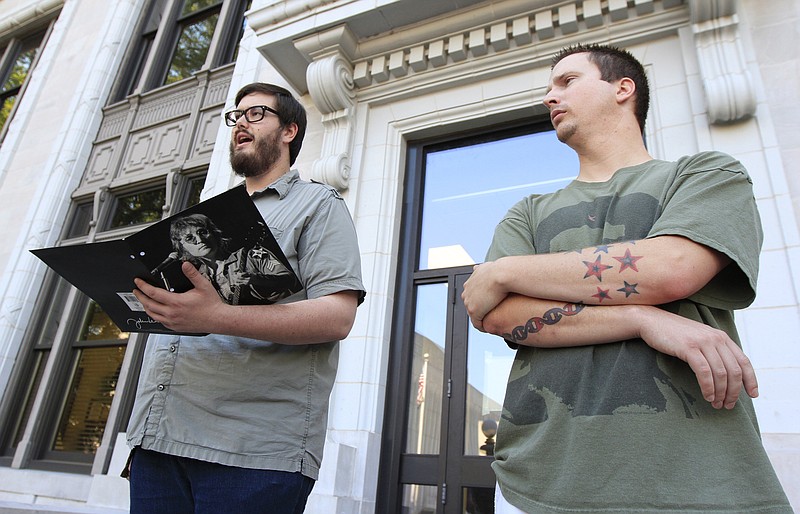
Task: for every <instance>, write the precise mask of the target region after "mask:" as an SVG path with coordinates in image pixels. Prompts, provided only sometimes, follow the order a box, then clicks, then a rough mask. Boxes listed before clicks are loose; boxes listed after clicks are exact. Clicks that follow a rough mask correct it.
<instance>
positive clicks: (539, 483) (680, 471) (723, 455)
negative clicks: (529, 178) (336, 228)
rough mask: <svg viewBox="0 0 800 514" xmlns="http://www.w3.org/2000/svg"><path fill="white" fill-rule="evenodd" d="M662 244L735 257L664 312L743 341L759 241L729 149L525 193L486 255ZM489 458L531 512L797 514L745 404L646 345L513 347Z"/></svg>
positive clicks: (515, 500) (509, 491)
mask: <svg viewBox="0 0 800 514" xmlns="http://www.w3.org/2000/svg"><path fill="white" fill-rule="evenodd" d="M660 235H680V236H685V237H687V238H689V239H692V240H693V241H695V242H698V243H700V244H703V245H705V246H708V247H710V248H713V249H715V250H717V251H719V252H721V253H723V254H725V255H727V256H728V257H729V258H730V259H731V264H730V265H729V266H727V267H726V268H725V269H724V270H723V271H722V272H720V273H719V274H718V275H717V276H716V277H715V278H714V279H713V280H712V281H711V282H709V284H707V285H706V286H705V287H704V288H703V289H701V290H700V291H698V292H697V293H696V294H694V295H693V296H691V297H690V298H688V299H686V300H683V301H679V302H674V303H672V304H669V305H664V306H662V307H663V308H665V309H668V310H670V311H672V312H675V313H678V314H680V315H681V316H684V317H687V318H691V319H694V320H698V321H702V322H703V323H705V324H707V325H710V326H713V327H716V328H719V329H722V330H724V331H726V332H727V333H728V334H729V335H730V336H731V338H732V339H733V340H734V341H736V342H737V343H739V338H738V336H737V333H736V327H735V325H734V318H733V312H732V309H738V308H744V307H746V306H748V305H749V304H750V303H751V302H752V301H753V299H754V297H755V291H756V277H757V275H758V256H759V252H760V247H761V242H762V232H761V225H760V220H759V216H758V211H757V209H756V203H755V199H754V198H753V191H752V183H751V181H750V178H749V177H748V175H747V172H746V170H745V169H744V167H743V166H742V165H741V164H740V163H739V162H738V161H736V160H734V159H733V158H732V157H730V156H728V155H725V154H721V153H716V152H706V153H701V154H698V155H694V156H691V157H684V158H682V159H680V160H679V161H677V162H665V161H658V160H653V161H649V162H647V163H644V164H641V165H638V166H633V167H629V168H623V169H620V170H618V171H617V172H616V173H615V174H614V176H613V177H612V178H611V179H610V180H608V181H607V182H602V183H587V182H578V181H574V182H572V183H571V184H569V185H568V186H566V187H565V188H564V189H561V190H559V191H557V192H555V193H552V194H548V195H534V196H530V197H527V198H525V199H523V200H522V201H520V202H519V203H517V204H516V205H515V206H514V207H513V208H512V209H511V210H510V211H509V212H508V214H507V215H506V216H505V218H504V219H503V220H502V221H501V222H500V224H499V225H498V227H497V229H496V231H495V235H494V239H493V241H492V245H491V247H490V249H489V252H488V255H487V260H495V259H498V258H500V257H502V256H506V255H528V254H542V253H555V252H566V251H576V250H580V249H584V248H592V247H593V248H595V249H596V251H603V249H604V247H605V246H606V245H609V244H612V243H615V242H628V241H635V240H640V239H644V238H649V237H655V236H660ZM587 308H591V307H587ZM495 457H496V461H495V462H494V464H493V467H494V471H495V473H496V475H497V479H498V483H499V485H500V487H501V489H502V492H503V496H504V497H505V498H506V499H507V500H508V501H509V502H510V503H511V504H512V505H515V506H516V507H518V508H520V509H522V510H523V511H525V512H529V513H540V512H559V513H563V512H652V511H659V512H685V511H702V512H722V511H725V512H731V511H735V512H791V508H790V506H789V503H788V501H787V499H786V496H785V494H784V493H783V490H782V489H781V486H780V484H779V483H778V480H777V478H776V476H775V473H774V471H773V469H772V466H771V464H770V462H769V460H768V458H767V456H766V454H765V452H764V449H763V446H762V444H761V439H760V435H759V431H758V425H757V422H756V418H755V412H754V409H753V405H752V402H751V400H750V398H749V397H747V395H746V394H744V393H743V394H742V396H741V397H740V401H739V402H738V403H737V405H736V407H735V408H734V409H732V410H725V409H722V410H716V409H714V408H712V407H711V406H710V404H709V403H708V402H707V401H705V400H704V399H703V395H702V394H701V392H700V388H699V385H698V383H697V378H696V376H695V374H694V372H693V371H692V370H691V369H690V367H689V365H688V364H686V363H685V362H683V361H681V360H679V359H677V358H674V357H671V356H668V355H665V354H662V353H659V352H657V351H655V350H653V349H652V348H650V347H649V346H648V345H647V344H645V343H644V341H642V340H641V339H634V340H628V341H621V342H617V343H611V344H598V345H589V346H576V347H566V348H555V349H545V348H531V347H520V348H519V349H518V351H517V355H516V358H515V360H514V364H513V366H512V369H511V373H510V376H509V379H508V387H507V390H506V398H505V402H504V405H503V415H502V420H501V422H500V425H499V428H498V434H497V447H496V450H495Z"/></svg>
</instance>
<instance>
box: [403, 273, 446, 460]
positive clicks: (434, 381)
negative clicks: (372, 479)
mask: <svg viewBox="0 0 800 514" xmlns="http://www.w3.org/2000/svg"><path fill="white" fill-rule="evenodd" d="M446 335H447V284H446V283H438V284H425V285H421V286H419V287H417V305H416V314H415V321H414V353H413V359H412V363H411V377H412V378H416V380H411V381H410V384H409V386H410V390H409V395H408V398H409V404H408V429H407V431H406V433H407V438H406V448H405V453H414V454H438V453H439V446H440V444H439V443H440V439H441V431H442V430H441V421H442V387H443V383H444V348H445V337H446Z"/></svg>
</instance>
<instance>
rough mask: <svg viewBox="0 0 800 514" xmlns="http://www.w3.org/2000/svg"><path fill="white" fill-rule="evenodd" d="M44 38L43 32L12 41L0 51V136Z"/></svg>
mask: <svg viewBox="0 0 800 514" xmlns="http://www.w3.org/2000/svg"><path fill="white" fill-rule="evenodd" d="M44 36H45V32H39V33H37V34H34V35H33V36H30V37H27V38H25V39H22V40H18V39H12V40H11V41H10V42H9V43H8V44H7V45H6V46H5V48H2V49H0V84H2V86H0V134H4V133H5V131H6V125H7V123H8V122H9V121H10V120H11V117H12V115H13V112H14V107H15V106H16V104H17V100H19V97H20V95H21V94H22V91H23V88H24V86H25V84H26V82H27V80H28V77H29V76H30V72H31V70H33V67H34V65H35V63H36V58H37V56H38V52H39V47H40V45H41V44H42V41H43V40H44ZM0 137H1V136H0Z"/></svg>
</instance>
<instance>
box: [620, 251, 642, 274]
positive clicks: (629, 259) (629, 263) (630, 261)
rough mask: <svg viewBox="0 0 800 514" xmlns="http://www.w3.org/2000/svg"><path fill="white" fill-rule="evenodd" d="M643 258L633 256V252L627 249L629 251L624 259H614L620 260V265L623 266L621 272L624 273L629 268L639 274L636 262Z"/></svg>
mask: <svg viewBox="0 0 800 514" xmlns="http://www.w3.org/2000/svg"><path fill="white" fill-rule="evenodd" d="M642 257H643V256H641V255H639V256H635V255H631V250H630V249H627V250H625V255H624V256H622V257H614V258H615V259H616V260H618V261H619V262H620V264H622V265H621V266H620V267H619V272H620V273H622V272H623V271H625V270H626V269H628V268H630V269H632V270H633V271H636V272H638V271H639V268H637V267H636V261H638V260H639V259H641V258H642Z"/></svg>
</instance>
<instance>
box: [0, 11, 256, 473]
mask: <svg viewBox="0 0 800 514" xmlns="http://www.w3.org/2000/svg"><path fill="white" fill-rule="evenodd" d="M247 8H249V1H247V0H146V2H144V3H143V9H142V10H141V12H140V13H139V16H140V19H139V21H138V23H139V25H138V27H137V29H136V30H135V31H134V34H135V36H134V37H133V40H132V42H131V45H130V47H129V50H128V54H127V56H126V59H125V61H124V63H123V64H122V66H121V69H120V70H119V72H118V74H117V79H116V81H115V89H114V90H113V91H112V93H111V101H112V102H113V104H114V105H110V106H108V107H107V108H106V109H105V110H104V113H103V120H102V121H101V123H100V128H99V129H98V135H97V137H96V138H95V142H94V143H93V146H92V151H91V154H90V156H89V159H88V162H87V167H86V170H85V172H84V177H83V179H82V180H81V182H80V184H79V185H78V186H77V188H76V189H75V190H74V191H71V192H68V193H71V194H72V196H73V205H72V209H71V210H70V213H69V215H68V216H69V218H68V221H67V223H66V225H65V229H64V232H63V234H62V238H61V240H60V243H59V244H62V245H65V244H69V245H74V244H83V243H86V242H93V241H102V240H110V239H115V238H120V237H126V236H128V235H130V234H132V233H134V232H136V231H138V230H140V229H141V228H142V227H143V225H145V224H148V223H152V222H154V221H157V220H159V219H161V218H162V217H163V215H164V214H174V213H176V212H178V211H180V210H182V209H184V208H186V207H188V206H190V205H193V204H195V203H197V202H199V200H200V194H201V192H202V190H203V186H204V183H205V174H206V169H207V167H208V164H209V161H210V160H211V155H212V150H213V144H214V139H215V138H214V137H213V135H214V134H215V133H216V130H217V127H218V126H219V123H220V122H221V120H222V116H221V111H222V109H223V107H224V105H223V104H224V98H221V97H219V95H209V94H208V91H209V90H213V91H219V90H221V89H222V88H224V87H226V85H227V84H228V83H229V82H230V76H231V74H232V72H233V66H230V65H228V64H229V63H230V62H231V60H232V59H233V58H234V56H235V55H236V49H237V47H238V44H239V40H240V39H241V37H242V34H243V31H244V29H245V23H244V12H245V10H246V9H247ZM26 41H27V40H26ZM2 44H3V43H2V42H0V45H2ZM29 47H30V48H34V50H35V48H36V46H35V45H34V46H24V45H22V41H19V42H17V43H16V46H15V47H14V50H13V51H14V52H17V53H19V52H22V49H23V48H29ZM2 48H4V47H2V46H0V49H2ZM3 51H4V52H5V55H6V57H4V58H3V59H4V60H3V61H2V64H0V66H1V67H0V72H5V70H6V69H7V67H6V65H5V63H6V62H7V61H8V59H9V58H8V57H7V56H8V55H10V53H9V52H10V50H8V49H6V50H3ZM17 53H14V59H16V55H17ZM23 53H24V52H23ZM26 55H30V54H26ZM34 55H35V52H34ZM30 63H32V64H30ZM26 66H27V67H28V73H30V69H31V67H32V66H35V57H34V58H33V60H32V61H31V60H30V57H28V58H27V60H26V59H20V64H19V68H20V69H22V68H25V67H26ZM12 67H13V66H12ZM8 69H11V68H8ZM203 74H206V75H204V76H203V77H202V78H203V80H202V81H201V80H199V79H198V78H197V77H199V76H201V75H203ZM18 75H19V74H18ZM0 78H2V79H3V82H2V83H3V84H5V75H0ZM193 81H196V82H193ZM17 82H19V80H17ZM14 83H15V84H16V82H14ZM9 84H11V82H9ZM15 87H16V86H15ZM22 87H23V88H24V79H23V85H22ZM155 88H160V90H159V94H157V95H143V94H141V93H143V92H146V91H149V90H151V89H155ZM3 91H5V89H4V90H3ZM8 91H9V92H8V97H9V98H11V97H14V95H15V94H16V95H17V96H18V95H19V91H20V90H17V92H16V93H14V91H12V90H11V89H9V90H8ZM129 97H135V98H129ZM187 97H192V98H193V101H190V102H187V101H185V99H186V98H187ZM164 105H167V106H169V108H168V109H171V110H170V112H171V114H170V116H167V117H165V118H164V119H155V120H153V119H149V118H147V116H148V113H152V112H160V111H161V110H163V109H164ZM12 113H13V109H12ZM120 119H130V120H131V123H130V125H127V126H126V128H127V130H121V131H120V130H119V127H120V125H119V120H120ZM109 163H111V164H109ZM165 208H166V209H167V212H166V213H165V212H164V210H165ZM33 309H34V311H33V314H32V317H31V322H30V323H29V325H28V326H27V327H26V333H25V335H24V339H23V343H22V347H21V350H20V353H19V354H18V356H17V359H16V364H15V367H14V370H13V371H12V376H11V377H10V380H9V384H10V385H9V387H8V388H7V390H6V391H5V393H6V394H5V395H4V396H3V398H2V399H0V465H10V464H11V463H12V462H14V463H15V465H20V466H21V467H24V468H37V469H47V470H60V471H66V472H74V473H93V474H101V473H105V472H106V470H107V469H108V465H109V463H110V459H111V454H112V451H113V447H114V444H115V441H116V438H117V434H118V433H119V432H121V431H124V430H125V429H126V426H127V423H128V418H129V416H130V412H131V408H132V405H133V398H134V392H135V389H136V385H137V380H138V375H139V371H138V370H139V367H140V363H141V358H142V355H143V352H144V347H145V344H146V339H147V337H146V335H145V334H140V333H124V332H121V331H120V330H119V329H118V328H117V327H116V326H115V325H114V324H113V323H112V322H111V321H110V320H109V319H108V317H107V315H106V314H105V313H104V312H103V311H102V309H100V308H99V307H98V306H97V305H96V304H95V303H94V302H93V301H91V300H90V299H89V298H87V297H86V296H84V295H83V294H82V293H80V292H79V291H77V290H76V289H75V288H73V287H72V286H71V285H70V284H68V283H67V282H65V281H64V280H62V279H61V278H60V277H58V276H57V275H55V274H54V273H48V274H47V276H46V278H45V281H44V284H43V286H42V288H41V290H40V291H39V294H38V298H37V301H36V302H35V305H34V307H33Z"/></svg>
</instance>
